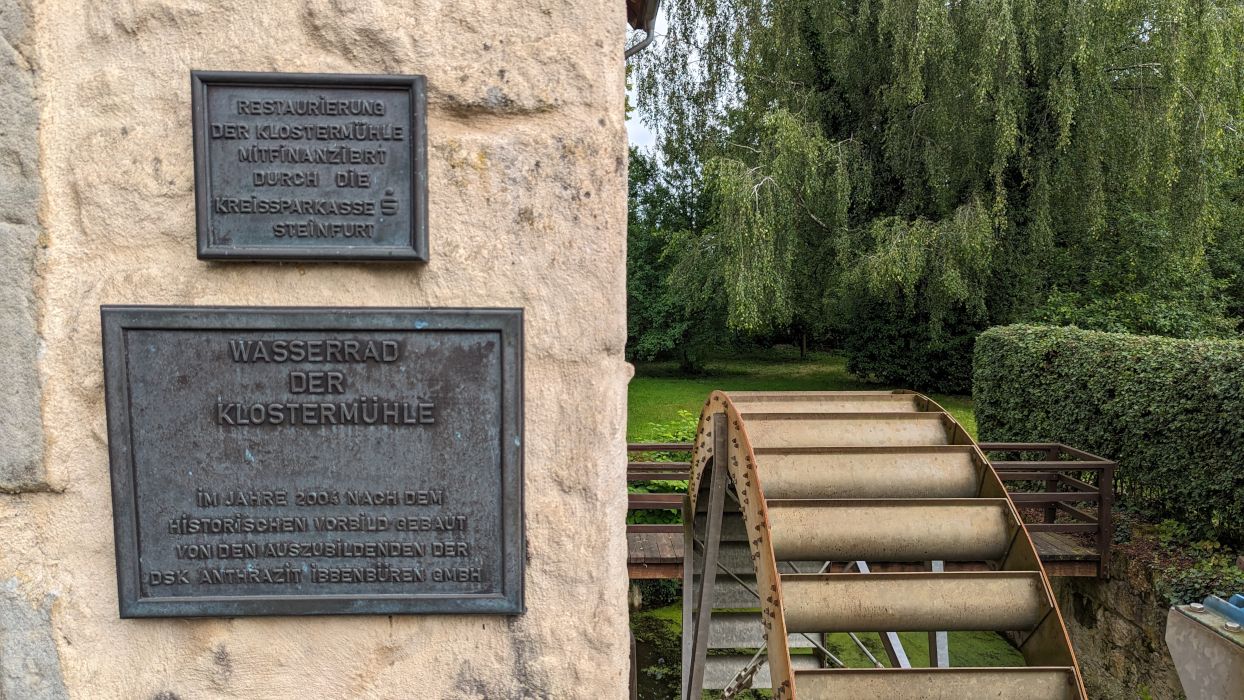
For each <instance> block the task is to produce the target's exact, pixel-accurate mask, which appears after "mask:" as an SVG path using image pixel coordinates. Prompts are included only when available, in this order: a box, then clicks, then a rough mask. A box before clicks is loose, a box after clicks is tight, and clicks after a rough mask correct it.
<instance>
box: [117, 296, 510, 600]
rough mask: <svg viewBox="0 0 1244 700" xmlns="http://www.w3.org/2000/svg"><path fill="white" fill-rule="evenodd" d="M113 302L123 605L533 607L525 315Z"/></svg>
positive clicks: (119, 568)
mask: <svg viewBox="0 0 1244 700" xmlns="http://www.w3.org/2000/svg"><path fill="white" fill-rule="evenodd" d="M102 316H103V336H104V367H105V383H106V387H107V408H108V436H109V456H110V460H111V465H112V497H113V519H114V523H115V529H116V552H117V576H118V588H119V591H120V607H121V616H122V617H163V616H208V615H211V616H234V615H310V614H334V613H338V614H340V613H349V614H392V613H462V612H474V613H509V614H513V613H520V612H522V610H523V558H524V557H523V513H522V398H521V397H522V353H523V345H522V312H521V311H519V310H513V309H510V310H507V309H473V310H442V309H435V310H434V309H400V310H399V309H368V308H350V309H312V308H262V307H260V308H254V307H247V308H241V307H180V308H178V307H136V306H105V307H103V308H102Z"/></svg>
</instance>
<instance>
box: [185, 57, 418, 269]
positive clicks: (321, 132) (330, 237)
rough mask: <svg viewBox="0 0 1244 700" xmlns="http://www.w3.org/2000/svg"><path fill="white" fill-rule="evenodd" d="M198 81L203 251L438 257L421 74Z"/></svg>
mask: <svg viewBox="0 0 1244 700" xmlns="http://www.w3.org/2000/svg"><path fill="white" fill-rule="evenodd" d="M191 84H192V92H191V96H192V97H191V104H192V112H193V114H194V164H195V169H194V184H195V204H196V211H197V214H198V239H199V257H200V258H203V259H222V260H229V259H234V260H390V261H402V260H407V261H426V260H427V259H428V240H427V179H428V168H427V137H426V134H425V125H426V117H425V111H426V102H427V99H426V90H425V86H424V79H423V76H402V75H318V74H291V73H220V72H207V71H194V72H193V73H192V74H191Z"/></svg>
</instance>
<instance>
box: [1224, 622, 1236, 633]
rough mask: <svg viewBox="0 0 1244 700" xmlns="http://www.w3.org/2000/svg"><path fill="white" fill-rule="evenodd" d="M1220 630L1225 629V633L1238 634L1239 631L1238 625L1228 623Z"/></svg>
mask: <svg viewBox="0 0 1244 700" xmlns="http://www.w3.org/2000/svg"><path fill="white" fill-rule="evenodd" d="M1222 628H1223V629H1225V630H1226V631H1228V632H1239V631H1240V623H1238V622H1228V623H1227V624H1225V625H1223V626H1222Z"/></svg>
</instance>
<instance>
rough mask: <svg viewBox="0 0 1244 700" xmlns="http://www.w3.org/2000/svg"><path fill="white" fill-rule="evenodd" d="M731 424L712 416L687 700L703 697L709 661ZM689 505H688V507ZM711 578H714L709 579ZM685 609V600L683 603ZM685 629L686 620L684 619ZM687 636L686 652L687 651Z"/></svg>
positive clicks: (692, 519) (687, 665) (723, 417)
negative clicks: (710, 454) (705, 502)
mask: <svg viewBox="0 0 1244 700" xmlns="http://www.w3.org/2000/svg"><path fill="white" fill-rule="evenodd" d="M727 426H728V423H727V421H726V414H725V413H716V414H713V456H712V460H711V462H710V463H709V464H708V467H707V469H708V471H709V489H708V512H707V513H706V514H705V533H704V565H703V567H701V570H700V590H699V591H696V593H697V595H696V606H695V607H696V609H695V610H694V611H693V613H694V614H695V617H694V620H693V621H692V629H691V649H690V651H691V656H690V658H684V660H683V667H684V668H686V672H685V676H686V680H687V683H686V684H685V685H684V686H683V688H685V689H686V695H685V700H700V697H701V696H702V695H703V694H704V666H705V663H706V661H707V659H708V630H709V625H710V624H711V623H712V617H713V594H714V588H715V586H714V585H713V581H714V580H715V579H716V577H717V551H718V549H719V545H720V544H721V515H722V512H723V510H724V508H725V503H726V476H727V471H728V466H727V465H728V462H729V458H728V457H727V456H726V451H727V449H728V445H729V441H728V440H727V439H726V431H727V429H728V428H727ZM688 505H689V504H688ZM688 520H689V522H690V523H692V524H689V525H688V526H687V527H686V530H687V532H690V531H691V528H692V527H694V524H693V523H694V522H695V513H694V512H690V511H689V518H688ZM710 577H711V578H710ZM684 608H685V601H684ZM683 624H684V629H685V625H686V622H685V619H684V623H683ZM685 640H686V637H685V636H684V649H685V648H686V641H685Z"/></svg>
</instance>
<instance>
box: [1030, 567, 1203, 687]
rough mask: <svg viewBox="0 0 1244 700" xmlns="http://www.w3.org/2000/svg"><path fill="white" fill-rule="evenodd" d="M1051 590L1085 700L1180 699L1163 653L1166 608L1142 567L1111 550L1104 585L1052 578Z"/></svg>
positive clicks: (1171, 667) (1172, 668)
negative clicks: (1081, 679)
mask: <svg viewBox="0 0 1244 700" xmlns="http://www.w3.org/2000/svg"><path fill="white" fill-rule="evenodd" d="M1051 586H1052V587H1053V589H1054V594H1055V596H1057V598H1058V605H1059V608H1060V609H1061V610H1062V613H1063V620H1064V622H1065V623H1066V625H1067V633H1068V634H1069V635H1070V636H1071V643H1072V645H1073V646H1074V647H1075V650H1076V658H1077V660H1079V662H1080V670H1081V672H1082V673H1083V674H1084V685H1085V688H1086V689H1087V690H1088V693H1089V697H1091V698H1101V700H1131V699H1132V698H1136V697H1149V698H1154V700H1174V699H1176V698H1182V697H1184V695H1183V690H1182V688H1181V686H1180V684H1179V675H1178V673H1176V671H1175V665H1174V662H1173V661H1172V660H1171V656H1170V652H1169V651H1168V650H1167V648H1166V641H1165V634H1166V614H1167V610H1168V608H1167V607H1166V606H1165V605H1164V604H1162V602H1161V601H1160V600H1159V598H1158V595H1157V593H1156V592H1155V591H1154V588H1153V577H1152V572H1151V571H1150V570H1149V567H1147V566H1146V565H1145V563H1144V562H1141V561H1134V560H1132V559H1130V558H1129V557H1128V556H1127V554H1126V552H1124V551H1120V550H1115V553H1114V554H1113V556H1112V558H1111V564H1110V578H1109V579H1108V580H1105V581H1102V580H1098V579H1091V578H1055V579H1051Z"/></svg>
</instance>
